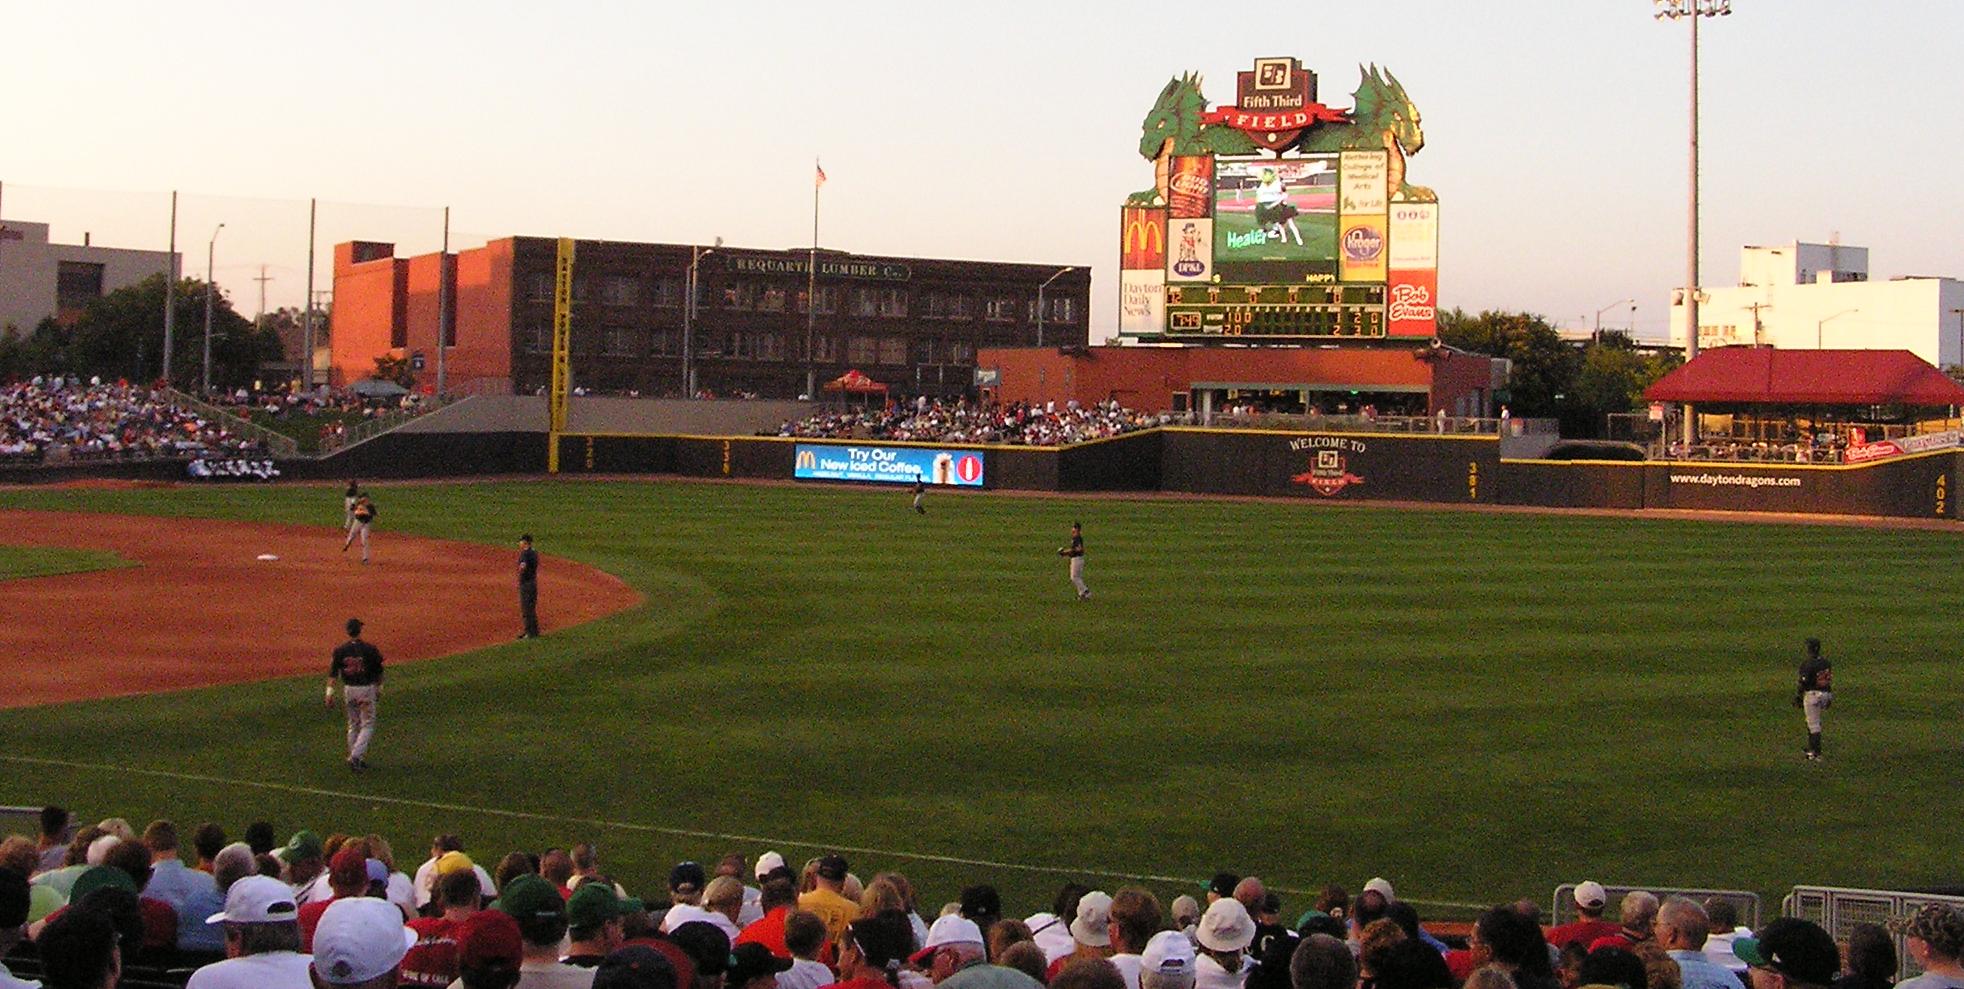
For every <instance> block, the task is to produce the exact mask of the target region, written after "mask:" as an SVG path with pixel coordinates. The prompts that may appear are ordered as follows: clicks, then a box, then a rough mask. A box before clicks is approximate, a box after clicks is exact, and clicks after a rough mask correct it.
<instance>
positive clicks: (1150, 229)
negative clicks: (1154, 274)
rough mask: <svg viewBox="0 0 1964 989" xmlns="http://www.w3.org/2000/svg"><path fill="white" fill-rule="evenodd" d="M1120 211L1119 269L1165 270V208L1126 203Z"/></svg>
mask: <svg viewBox="0 0 1964 989" xmlns="http://www.w3.org/2000/svg"><path fill="white" fill-rule="evenodd" d="M1119 213H1120V216H1121V222H1120V227H1121V232H1120V234H1119V237H1120V240H1119V255H1118V266H1119V268H1120V269H1121V270H1123V271H1165V270H1166V211H1165V210H1163V209H1150V208H1146V207H1139V206H1127V207H1125V208H1124V209H1122V210H1120V211H1119Z"/></svg>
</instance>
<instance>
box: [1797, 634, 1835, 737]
mask: <svg viewBox="0 0 1964 989" xmlns="http://www.w3.org/2000/svg"><path fill="white" fill-rule="evenodd" d="M1833 703H1834V664H1833V663H1830V662H1828V661H1827V658H1826V657H1824V656H1822V655H1821V640H1819V639H1808V640H1807V658H1806V659H1805V660H1802V661H1801V664H1800V683H1799V684H1798V685H1796V686H1795V687H1794V706H1795V707H1797V708H1800V709H1801V712H1802V713H1803V714H1804V715H1806V717H1807V750H1806V751H1805V752H1803V753H1801V754H1802V755H1805V756H1806V757H1807V758H1808V761H1810V762H1811V761H1814V760H1817V759H1819V758H1821V712H1823V711H1826V710H1827V709H1828V705H1830V704H1833Z"/></svg>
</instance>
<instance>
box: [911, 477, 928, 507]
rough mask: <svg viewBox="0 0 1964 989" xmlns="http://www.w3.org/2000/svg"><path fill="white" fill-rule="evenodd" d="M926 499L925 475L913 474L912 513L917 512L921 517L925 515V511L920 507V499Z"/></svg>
mask: <svg viewBox="0 0 1964 989" xmlns="http://www.w3.org/2000/svg"><path fill="white" fill-rule="evenodd" d="M926 497H927V475H926V474H915V475H914V511H916V512H919V513H920V514H922V515H926V514H927V509H926V508H924V507H922V505H921V499H923V498H926Z"/></svg>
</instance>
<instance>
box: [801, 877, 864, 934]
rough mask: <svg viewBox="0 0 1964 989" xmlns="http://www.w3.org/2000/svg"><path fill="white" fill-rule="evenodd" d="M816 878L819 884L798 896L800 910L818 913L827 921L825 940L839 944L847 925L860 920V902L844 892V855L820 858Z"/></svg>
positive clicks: (820, 917) (819, 916) (819, 917)
mask: <svg viewBox="0 0 1964 989" xmlns="http://www.w3.org/2000/svg"><path fill="white" fill-rule="evenodd" d="M814 879H815V880H816V881H817V883H818V885H817V887H816V888H814V889H812V890H810V891H809V892H805V893H800V894H799V895H798V909H800V910H808V911H810V912H812V913H815V914H817V915H818V919H820V920H822V921H824V922H825V939H826V940H827V941H828V942H831V943H833V944H835V945H836V944H837V943H838V941H839V938H841V937H843V936H844V935H845V933H846V925H847V924H850V923H852V922H853V921H855V920H858V919H859V904H857V903H854V902H853V901H851V900H849V899H847V898H846V896H845V894H844V893H843V892H841V890H842V889H843V888H844V886H845V882H846V860H845V857H844V856H841V855H827V856H825V857H824V858H821V859H819V860H818V872H817V874H816V875H815V876H814Z"/></svg>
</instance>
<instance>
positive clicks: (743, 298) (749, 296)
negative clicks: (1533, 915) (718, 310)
mask: <svg viewBox="0 0 1964 989" xmlns="http://www.w3.org/2000/svg"><path fill="white" fill-rule="evenodd" d="M763 297H764V287H763V286H761V285H759V284H757V283H756V282H730V283H729V284H727V285H725V286H723V305H724V306H725V307H727V308H730V309H755V308H757V307H758V305H759V304H760V303H762V301H763Z"/></svg>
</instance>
